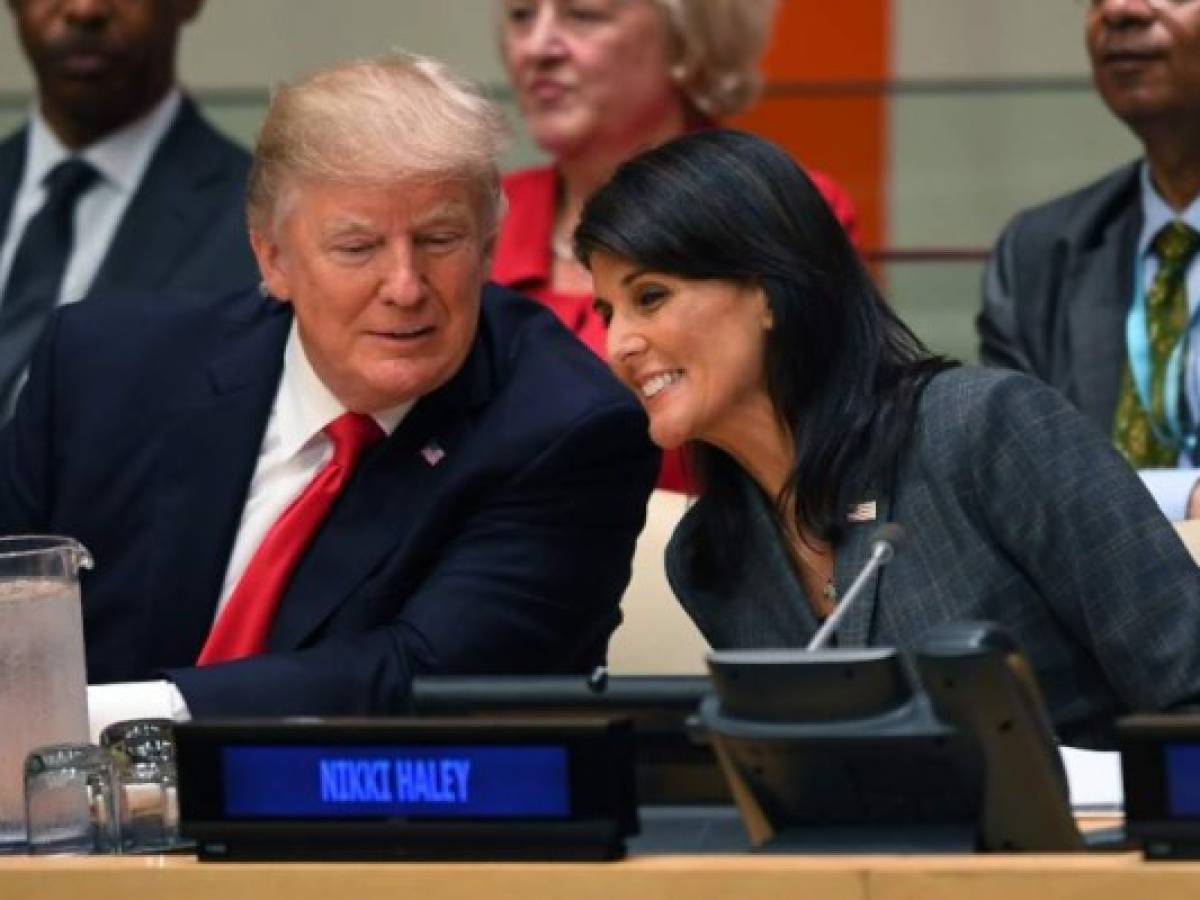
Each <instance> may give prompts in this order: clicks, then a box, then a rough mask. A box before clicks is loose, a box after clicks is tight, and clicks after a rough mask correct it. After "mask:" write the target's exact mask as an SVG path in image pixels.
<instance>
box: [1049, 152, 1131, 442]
mask: <svg viewBox="0 0 1200 900" xmlns="http://www.w3.org/2000/svg"><path fill="white" fill-rule="evenodd" d="M1127 177H1128V182H1127V183H1124V187H1125V190H1126V192H1127V193H1123V194H1120V196H1121V197H1122V199H1123V202H1122V203H1121V205H1120V207H1119V211H1118V212H1117V213H1116V214H1115V215H1113V213H1112V211H1111V208H1110V210H1108V211H1107V212H1105V213H1102V214H1101V221H1102V222H1103V224H1102V226H1101V228H1100V230H1099V231H1097V232H1095V233H1094V234H1090V235H1085V236H1083V237H1082V238H1081V242H1080V247H1079V249H1078V251H1077V252H1076V253H1075V254H1074V255H1073V256H1069V257H1068V262H1067V265H1068V269H1067V271H1066V274H1065V278H1064V280H1063V296H1064V297H1065V298H1066V300H1067V307H1066V316H1067V322H1066V323H1065V325H1066V327H1065V328H1064V329H1062V330H1061V331H1060V332H1059V333H1060V334H1063V335H1065V340H1066V341H1067V343H1068V345H1069V346H1067V347H1066V348H1063V349H1064V350H1065V352H1063V353H1061V354H1058V355H1059V357H1060V358H1062V359H1064V360H1066V361H1067V364H1068V365H1069V366H1070V372H1069V374H1068V377H1067V378H1065V379H1063V381H1062V382H1059V383H1067V384H1068V385H1069V387H1068V389H1067V395H1068V396H1069V397H1070V398H1071V400H1072V401H1073V402H1074V403H1075V405H1076V406H1077V407H1078V408H1079V409H1080V410H1081V411H1082V412H1083V413H1084V414H1085V415H1087V416H1088V417H1089V418H1091V419H1092V420H1093V421H1096V422H1100V423H1104V425H1105V428H1106V429H1107V430H1111V427H1112V419H1113V414H1114V411H1115V410H1116V407H1117V389H1118V387H1119V382H1120V376H1121V367H1122V366H1123V365H1124V363H1125V358H1126V352H1125V318H1126V316H1127V315H1128V312H1129V305H1130V303H1131V301H1132V297H1133V261H1134V260H1133V257H1134V253H1135V251H1136V245H1137V239H1138V233H1139V231H1140V230H1141V227H1142V210H1141V203H1140V202H1139V200H1138V194H1137V190H1136V188H1137V175H1136V167H1134V169H1133V171H1132V173H1131V175H1130V176H1127ZM1094 225H1095V223H1094V222H1093V227H1094Z"/></svg>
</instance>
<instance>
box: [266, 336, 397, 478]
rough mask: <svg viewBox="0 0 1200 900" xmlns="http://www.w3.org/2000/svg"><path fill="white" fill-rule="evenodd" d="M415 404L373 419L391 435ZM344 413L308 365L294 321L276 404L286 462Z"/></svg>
mask: <svg viewBox="0 0 1200 900" xmlns="http://www.w3.org/2000/svg"><path fill="white" fill-rule="evenodd" d="M415 403H416V401H415V400H409V401H407V402H405V403H401V404H399V405H398V406H393V407H391V408H390V409H385V410H383V411H381V412H377V413H372V414H371V418H372V419H374V420H375V421H376V423H378V425H379V427H380V428H382V429H383V433H384V434H389V435H390V434H391V433H392V432H393V431H395V430H396V427H397V426H398V425H399V424H400V421H401V420H402V419H403V418H404V417H405V415H407V414H408V411H409V410H410V409H412V408H413V405H414V404H415ZM344 412H346V407H345V406H344V405H342V403H341V401H340V400H338V399H337V397H335V396H334V395H333V393H332V392H331V391H330V390H329V388H328V387H326V385H325V382H323V381H322V380H321V379H320V377H319V376H318V375H317V373H316V372H315V371H314V370H313V367H312V364H311V363H310V362H309V361H308V355H307V354H306V353H305V352H304V347H303V345H302V344H301V343H300V333H299V331H298V330H297V328H296V323H295V321H294V320H293V322H292V327H291V331H290V332H289V333H288V340H287V347H286V348H285V350H284V353H283V375H282V377H281V380H280V383H279V395H278V399H277V400H276V403H275V414H276V415H277V416H278V433H279V439H280V447H281V451H282V454H283V456H284V458H285V459H286V458H288V457H291V456H294V455H295V454H296V453H299V452H300V450H301V449H302V448H303V447H304V446H305V445H306V444H308V443H309V442H310V441H311V440H313V439H314V438H315V437H316V436H317V435H318V434H320V433H321V430H322V429H323V428H324V427H325V426H326V425H328V424H329V423H330V422H332V421H333V420H334V419H336V418H337V417H338V416H340V415H342V414H343V413H344Z"/></svg>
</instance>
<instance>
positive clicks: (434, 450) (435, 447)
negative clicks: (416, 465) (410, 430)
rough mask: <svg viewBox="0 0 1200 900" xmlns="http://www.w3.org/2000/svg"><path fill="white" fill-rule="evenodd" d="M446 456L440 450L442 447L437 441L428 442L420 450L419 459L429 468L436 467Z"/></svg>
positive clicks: (443, 451)
mask: <svg viewBox="0 0 1200 900" xmlns="http://www.w3.org/2000/svg"><path fill="white" fill-rule="evenodd" d="M445 456H446V451H445V450H443V449H442V445H441V444H439V443H438V442H437V441H430V442H429V443H428V444H426V445H425V446H424V447H422V448H421V459H423V460H425V463H426V464H427V465H430V466H436V465H437V464H438V463H440V462H441V461H442V460H443V459H444V458H445Z"/></svg>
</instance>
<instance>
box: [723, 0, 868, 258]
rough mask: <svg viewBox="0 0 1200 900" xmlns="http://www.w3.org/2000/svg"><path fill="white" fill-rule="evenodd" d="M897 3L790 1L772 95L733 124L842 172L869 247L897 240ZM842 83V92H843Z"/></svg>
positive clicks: (770, 83) (767, 64) (770, 74)
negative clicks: (891, 162) (889, 185)
mask: <svg viewBox="0 0 1200 900" xmlns="http://www.w3.org/2000/svg"><path fill="white" fill-rule="evenodd" d="M890 5H891V4H890V0H854V2H849V3H838V2H830V0H782V2H781V3H780V10H779V17H778V19H777V20H776V23H775V32H774V35H773V36H772V41H771V46H770V49H769V50H768V52H767V55H766V58H765V60H764V70H765V74H766V79H767V91H766V95H765V96H764V98H763V99H762V100H761V101H760V102H759V103H758V104H756V105H755V106H754V108H752V109H750V110H749V111H747V112H746V113H744V114H743V115H741V116H738V117H736V118H735V119H733V120H731V121H730V123H729V124H730V125H732V126H734V127H737V128H745V129H747V130H749V131H754V132H756V133H758V134H761V135H763V136H765V137H768V138H770V139H771V140H773V141H775V142H777V143H779V144H781V145H782V146H784V147H786V148H787V149H788V150H789V151H790V152H791V153H792V154H793V156H794V157H795V158H796V159H797V160H798V161H800V162H801V163H802V164H803V165H805V166H806V167H810V168H815V169H820V170H822V171H824V172H826V173H827V174H829V175H832V176H833V177H834V178H835V179H836V180H837V181H838V182H839V183H840V184H841V185H842V187H844V188H845V189H846V190H847V191H849V193H850V195H851V197H852V198H853V199H854V203H855V205H856V206H857V208H858V216H859V226H860V229H861V243H862V246H863V248H864V249H867V250H871V249H875V248H877V247H881V246H884V245H885V244H886V243H887V215H886V213H887V199H888V198H887V192H886V176H887V171H886V170H887V165H888V134H887V112H888V110H887V101H886V97H885V95H884V94H883V93H881V92H879V91H875V90H864V83H866V84H868V85H877V84H880V83H882V82H884V81H886V80H887V78H888V77H889V75H890V66H891V61H890V30H891V21H890ZM839 83H840V85H839Z"/></svg>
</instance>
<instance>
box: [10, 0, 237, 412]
mask: <svg viewBox="0 0 1200 900" xmlns="http://www.w3.org/2000/svg"><path fill="white" fill-rule="evenodd" d="M8 5H9V8H10V10H11V12H12V14H13V17H14V20H15V23H16V26H17V31H18V35H19V38H20V41H21V45H22V47H23V49H24V50H25V53H26V55H27V57H28V58H29V61H30V64H31V65H32V68H33V71H34V75H35V77H36V81H37V98H36V102H35V103H34V104H33V106H32V108H31V110H30V115H29V121H28V122H27V123H26V124H25V126H23V127H22V128H21V129H20V130H19V131H17V132H16V133H15V134H13V135H11V136H9V137H8V138H7V139H5V140H3V141H2V142H0V420H3V419H4V418H6V417H7V415H8V413H9V412H11V409H12V404H13V402H14V399H15V395H16V392H17V389H18V388H19V386H20V384H21V382H22V381H23V378H24V370H25V367H26V364H27V362H28V360H29V357H30V355H31V353H32V351H33V347H34V345H35V344H36V343H37V340H38V338H39V336H40V335H41V332H42V330H43V327H44V325H45V323H46V321H47V319H48V318H49V316H50V313H51V312H52V311H53V309H54V307H55V306H57V305H60V304H63V303H71V302H75V301H77V300H80V299H83V298H84V297H87V296H90V295H92V294H93V293H99V292H103V293H104V294H105V295H111V294H112V293H113V292H114V289H123V290H128V289H133V290H147V291H151V290H154V291H160V290H165V289H172V290H176V291H178V290H184V291H193V290H194V291H206V292H212V291H226V290H232V289H235V288H240V287H245V286H246V285H247V284H250V283H252V282H253V281H254V280H256V278H257V269H256V267H255V265H254V260H253V257H252V255H251V253H250V248H249V242H248V239H247V235H246V228H245V224H244V221H243V218H244V216H243V209H244V200H243V195H244V188H245V181H246V174H247V171H248V169H249V156H248V155H247V153H246V152H245V151H244V150H243V149H242V148H240V147H238V146H237V145H235V144H234V143H232V142H231V141H229V140H228V139H226V138H224V137H222V136H221V135H219V134H218V133H217V132H216V131H215V130H214V129H213V128H212V126H210V125H209V124H208V123H207V122H205V121H204V119H203V118H202V117H201V116H200V114H199V112H198V111H197V110H196V107H195V104H194V103H193V102H192V101H191V100H190V99H188V98H187V97H186V96H184V95H183V94H182V93H181V92H180V90H179V88H178V87H177V86H176V78H175V60H176V53H177V48H178V44H179V33H180V31H181V30H182V28H183V26H184V25H185V24H186V23H187V22H189V21H191V20H192V19H193V18H194V17H195V16H196V15H197V13H198V12H199V10H200V8H201V6H202V5H203V0H123V2H120V3H113V2H97V0H55V2H46V0H9V4H8Z"/></svg>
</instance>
